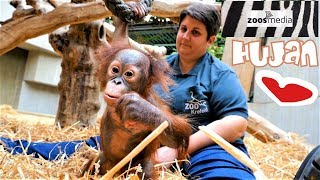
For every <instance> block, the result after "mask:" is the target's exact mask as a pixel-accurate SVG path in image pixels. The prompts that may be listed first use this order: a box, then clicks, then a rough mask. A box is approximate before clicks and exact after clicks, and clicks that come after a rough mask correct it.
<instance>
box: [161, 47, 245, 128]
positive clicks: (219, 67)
mask: <svg viewBox="0 0 320 180" xmlns="http://www.w3.org/2000/svg"><path fill="white" fill-rule="evenodd" d="M167 61H168V63H169V65H170V66H171V67H172V68H173V71H174V72H173V75H172V78H173V80H174V81H175V82H176V85H175V86H172V87H170V88H169V93H168V94H164V93H163V91H161V90H159V88H156V91H157V92H158V93H159V95H160V96H161V97H162V98H164V99H165V100H166V102H168V104H169V105H170V107H171V109H172V110H173V112H175V113H177V114H185V115H187V117H188V118H189V119H190V120H191V123H192V125H193V127H198V126H200V125H207V124H209V123H211V122H213V121H215V120H218V119H221V118H223V117H225V116H228V115H239V116H242V117H244V118H245V119H247V118H248V109H247V98H246V95H245V93H244V91H243V89H242V86H241V84H240V81H239V79H238V77H237V75H236V73H235V72H234V71H233V70H232V69H231V68H230V67H229V66H227V65H226V64H224V63H223V62H221V61H220V60H219V59H217V58H215V57H213V56H212V55H210V54H209V53H206V54H205V55H204V56H203V57H201V58H200V60H199V61H198V63H197V64H196V65H195V66H194V67H193V69H192V70H191V71H190V72H188V73H187V74H182V73H181V71H180V67H179V55H178V54H173V55H170V56H168V57H167Z"/></svg>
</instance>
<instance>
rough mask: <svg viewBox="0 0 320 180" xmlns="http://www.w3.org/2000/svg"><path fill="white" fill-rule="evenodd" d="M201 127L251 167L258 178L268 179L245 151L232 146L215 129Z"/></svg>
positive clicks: (216, 141)
mask: <svg viewBox="0 0 320 180" xmlns="http://www.w3.org/2000/svg"><path fill="white" fill-rule="evenodd" d="M199 129H200V130H201V131H203V132H204V133H205V134H206V135H207V136H208V137H210V138H211V139H212V140H213V141H214V142H215V143H217V144H218V145H219V146H220V147H222V148H223V149H224V150H226V151H227V152H228V153H230V154H231V155H232V156H233V157H235V158H236V159H238V160H239V161H240V162H241V163H243V164H244V165H246V166H247V167H249V168H250V169H251V170H252V171H253V174H254V176H255V177H256V179H258V180H260V179H261V180H264V179H266V177H265V175H264V174H263V171H262V170H261V169H260V168H259V166H258V165H257V164H256V163H254V162H253V161H252V160H251V159H250V158H249V157H248V156H247V155H246V154H245V153H244V152H242V151H240V150H239V149H237V148H236V147H234V146H232V144H230V143H229V142H227V141H226V140H224V139H223V138H222V137H221V136H219V135H218V134H216V133H215V132H214V131H212V130H210V129H209V128H208V127H206V126H199Z"/></svg>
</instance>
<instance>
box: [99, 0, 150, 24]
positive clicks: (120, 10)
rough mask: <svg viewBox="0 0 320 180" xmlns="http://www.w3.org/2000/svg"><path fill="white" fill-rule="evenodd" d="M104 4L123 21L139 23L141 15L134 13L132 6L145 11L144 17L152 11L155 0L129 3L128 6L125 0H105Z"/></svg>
mask: <svg viewBox="0 0 320 180" xmlns="http://www.w3.org/2000/svg"><path fill="white" fill-rule="evenodd" d="M104 2H105V4H106V6H107V8H108V9H109V10H110V11H111V12H112V14H113V15H115V16H117V17H119V18H120V19H121V20H123V21H126V22H132V21H139V20H141V19H142V18H141V16H140V15H139V14H135V13H134V11H133V9H132V6H136V7H137V6H138V7H140V9H144V11H145V12H144V16H146V15H147V14H149V12H150V11H151V5H152V3H153V0H141V1H140V2H128V4H126V3H125V2H124V1H123V0H104ZM130 6H131V7H130ZM141 7H142V8H141ZM144 16H143V17H144Z"/></svg>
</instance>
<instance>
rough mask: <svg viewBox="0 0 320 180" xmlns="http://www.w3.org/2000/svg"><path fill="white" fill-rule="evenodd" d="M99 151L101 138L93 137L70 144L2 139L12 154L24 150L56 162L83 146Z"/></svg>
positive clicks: (0, 139)
mask: <svg viewBox="0 0 320 180" xmlns="http://www.w3.org/2000/svg"><path fill="white" fill-rule="evenodd" d="M84 143H85V144H87V145H88V146H90V147H92V148H95V149H98V147H99V144H100V137H99V136H95V137H91V138H90V139H88V140H82V141H81V140H79V141H69V142H28V141H26V140H16V141H12V140H11V139H8V138H4V137H0V144H2V145H3V146H4V148H5V149H6V150H7V151H8V152H9V153H12V154H22V153H23V150H26V153H27V154H28V155H29V154H33V155H34V157H36V158H38V157H42V158H44V159H47V160H50V161H52V160H55V159H58V158H60V157H62V156H64V157H65V158H68V157H69V156H71V155H72V154H73V153H74V152H76V151H77V150H78V149H79V148H80V147H81V146H82V145H83V144H84Z"/></svg>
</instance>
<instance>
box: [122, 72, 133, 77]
mask: <svg viewBox="0 0 320 180" xmlns="http://www.w3.org/2000/svg"><path fill="white" fill-rule="evenodd" d="M124 75H125V76H127V77H128V78H130V77H132V76H133V71H127V72H125V73H124Z"/></svg>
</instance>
